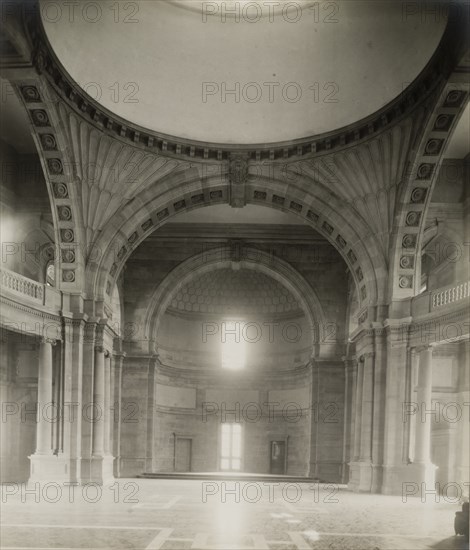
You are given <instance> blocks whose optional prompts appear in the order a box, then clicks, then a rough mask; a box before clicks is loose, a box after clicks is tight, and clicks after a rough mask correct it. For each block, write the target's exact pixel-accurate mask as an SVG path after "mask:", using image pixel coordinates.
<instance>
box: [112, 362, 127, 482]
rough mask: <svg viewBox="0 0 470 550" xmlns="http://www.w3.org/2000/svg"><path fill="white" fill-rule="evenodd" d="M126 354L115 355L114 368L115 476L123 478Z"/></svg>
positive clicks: (113, 426)
mask: <svg viewBox="0 0 470 550" xmlns="http://www.w3.org/2000/svg"><path fill="white" fill-rule="evenodd" d="M125 356H126V354H125V353H117V354H115V355H114V358H113V362H112V368H113V370H114V403H113V421H112V430H113V455H114V456H115V457H116V461H115V465H114V474H115V475H116V477H121V415H122V410H121V400H122V365H123V362H124V358H125Z"/></svg>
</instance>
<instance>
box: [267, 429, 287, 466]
mask: <svg viewBox="0 0 470 550" xmlns="http://www.w3.org/2000/svg"><path fill="white" fill-rule="evenodd" d="M274 441H283V442H284V449H285V452H284V474H283V475H287V457H288V455H289V436H288V435H284V436H281V437H276V436H270V438H269V449H268V452H269V461H268V468H269V473H271V452H272V444H273V442H274Z"/></svg>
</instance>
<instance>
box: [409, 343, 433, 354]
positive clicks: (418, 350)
mask: <svg viewBox="0 0 470 550" xmlns="http://www.w3.org/2000/svg"><path fill="white" fill-rule="evenodd" d="M411 349H412V350H413V349H414V350H415V353H421V352H422V351H431V352H432V351H433V349H434V346H433V345H432V344H423V345H422V346H416V347H415V348H411Z"/></svg>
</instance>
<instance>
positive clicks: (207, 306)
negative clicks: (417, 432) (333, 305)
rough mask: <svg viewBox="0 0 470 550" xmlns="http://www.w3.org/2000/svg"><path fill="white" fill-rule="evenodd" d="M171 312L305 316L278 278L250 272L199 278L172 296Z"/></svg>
mask: <svg viewBox="0 0 470 550" xmlns="http://www.w3.org/2000/svg"><path fill="white" fill-rule="evenodd" d="M168 311H169V312H186V313H198V314H214V315H223V316H225V317H227V316H230V315H234V316H242V315H250V316H251V317H253V316H261V317H263V316H276V315H284V314H288V315H292V316H302V315H303V311H302V309H301V307H300V305H299V303H298V302H297V300H296V299H295V297H294V296H293V295H292V293H291V292H290V291H289V290H288V289H287V288H285V287H284V286H283V285H282V284H281V283H279V282H278V281H276V280H275V279H273V278H271V277H269V276H268V275H265V274H264V273H260V272H258V271H254V270H251V269H239V270H233V269H230V268H222V269H215V270H213V271H210V272H208V273H204V274H202V275H200V276H196V277H195V278H194V279H192V280H191V281H190V282H189V283H187V284H186V285H185V286H184V287H183V288H181V289H180V290H178V292H177V293H176V294H175V295H174V296H173V299H172V301H171V305H170V306H169V308H168Z"/></svg>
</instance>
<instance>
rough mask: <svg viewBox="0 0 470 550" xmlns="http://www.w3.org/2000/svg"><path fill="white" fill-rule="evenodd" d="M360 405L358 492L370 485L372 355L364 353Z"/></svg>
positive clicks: (372, 400) (372, 401) (368, 488)
mask: <svg viewBox="0 0 470 550" xmlns="http://www.w3.org/2000/svg"><path fill="white" fill-rule="evenodd" d="M362 360H363V369H362V405H361V420H360V422H361V435H360V442H359V463H360V466H359V471H360V481H359V487H358V489H359V490H360V491H370V490H371V483H372V429H373V421H374V418H373V406H374V354H373V353H372V352H369V353H365V354H364V355H363V356H362Z"/></svg>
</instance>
